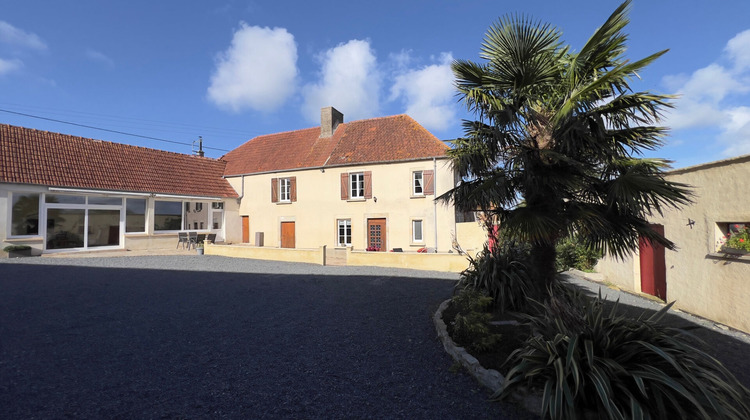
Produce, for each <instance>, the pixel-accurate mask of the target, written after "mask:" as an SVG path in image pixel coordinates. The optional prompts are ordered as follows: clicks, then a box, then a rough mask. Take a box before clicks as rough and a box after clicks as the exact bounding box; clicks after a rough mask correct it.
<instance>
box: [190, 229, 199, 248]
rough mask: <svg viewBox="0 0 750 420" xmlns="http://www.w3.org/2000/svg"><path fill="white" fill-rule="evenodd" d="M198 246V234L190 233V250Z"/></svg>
mask: <svg viewBox="0 0 750 420" xmlns="http://www.w3.org/2000/svg"><path fill="white" fill-rule="evenodd" d="M196 245H198V232H188V249H190V247H191V246H192V247H193V248H195V246H196Z"/></svg>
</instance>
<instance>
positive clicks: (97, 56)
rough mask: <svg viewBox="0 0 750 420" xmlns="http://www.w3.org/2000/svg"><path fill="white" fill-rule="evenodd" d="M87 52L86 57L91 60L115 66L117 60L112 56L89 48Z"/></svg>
mask: <svg viewBox="0 0 750 420" xmlns="http://www.w3.org/2000/svg"><path fill="white" fill-rule="evenodd" d="M85 54H86V57H87V58H88V59H89V60H91V61H96V62H99V63H102V64H105V65H107V66H109V67H114V66H115V62H114V61H113V60H112V59H111V58H109V57H108V56H106V55H105V54H104V53H101V52H99V51H96V50H92V49H91V48H88V49H86V52H85Z"/></svg>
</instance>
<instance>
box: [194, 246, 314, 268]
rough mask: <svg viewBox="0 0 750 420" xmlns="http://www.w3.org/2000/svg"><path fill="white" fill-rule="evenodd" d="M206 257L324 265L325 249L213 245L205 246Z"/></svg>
mask: <svg viewBox="0 0 750 420" xmlns="http://www.w3.org/2000/svg"><path fill="white" fill-rule="evenodd" d="M204 253H205V254H206V255H221V256H224V257H236V258H250V259H256V260H270V261H288V262H301V263H311V264H320V265H325V261H326V247H325V246H321V247H319V248H318V249H292V248H271V247H258V246H249V245H215V244H207V245H206V246H205V248H204Z"/></svg>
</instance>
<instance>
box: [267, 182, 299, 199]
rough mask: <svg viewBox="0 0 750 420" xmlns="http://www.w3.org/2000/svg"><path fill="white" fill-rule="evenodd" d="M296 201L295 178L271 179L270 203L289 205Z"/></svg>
mask: <svg viewBox="0 0 750 420" xmlns="http://www.w3.org/2000/svg"><path fill="white" fill-rule="evenodd" d="M294 201H297V177H294V176H292V177H288V178H272V179H271V202H272V203H279V202H281V203H291V202H294Z"/></svg>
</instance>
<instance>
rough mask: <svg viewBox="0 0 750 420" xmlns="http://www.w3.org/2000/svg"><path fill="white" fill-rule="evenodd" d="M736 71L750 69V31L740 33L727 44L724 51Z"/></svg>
mask: <svg viewBox="0 0 750 420" xmlns="http://www.w3.org/2000/svg"><path fill="white" fill-rule="evenodd" d="M724 50H725V51H726V52H727V54H729V57H730V58H731V59H732V60H733V61H734V64H735V69H736V70H738V71H742V70H747V69H750V29H748V30H746V31H743V32H740V33H738V34H737V35H735V37H734V38H732V39H730V40H729V42H727V46H726V48H725V49H724Z"/></svg>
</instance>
